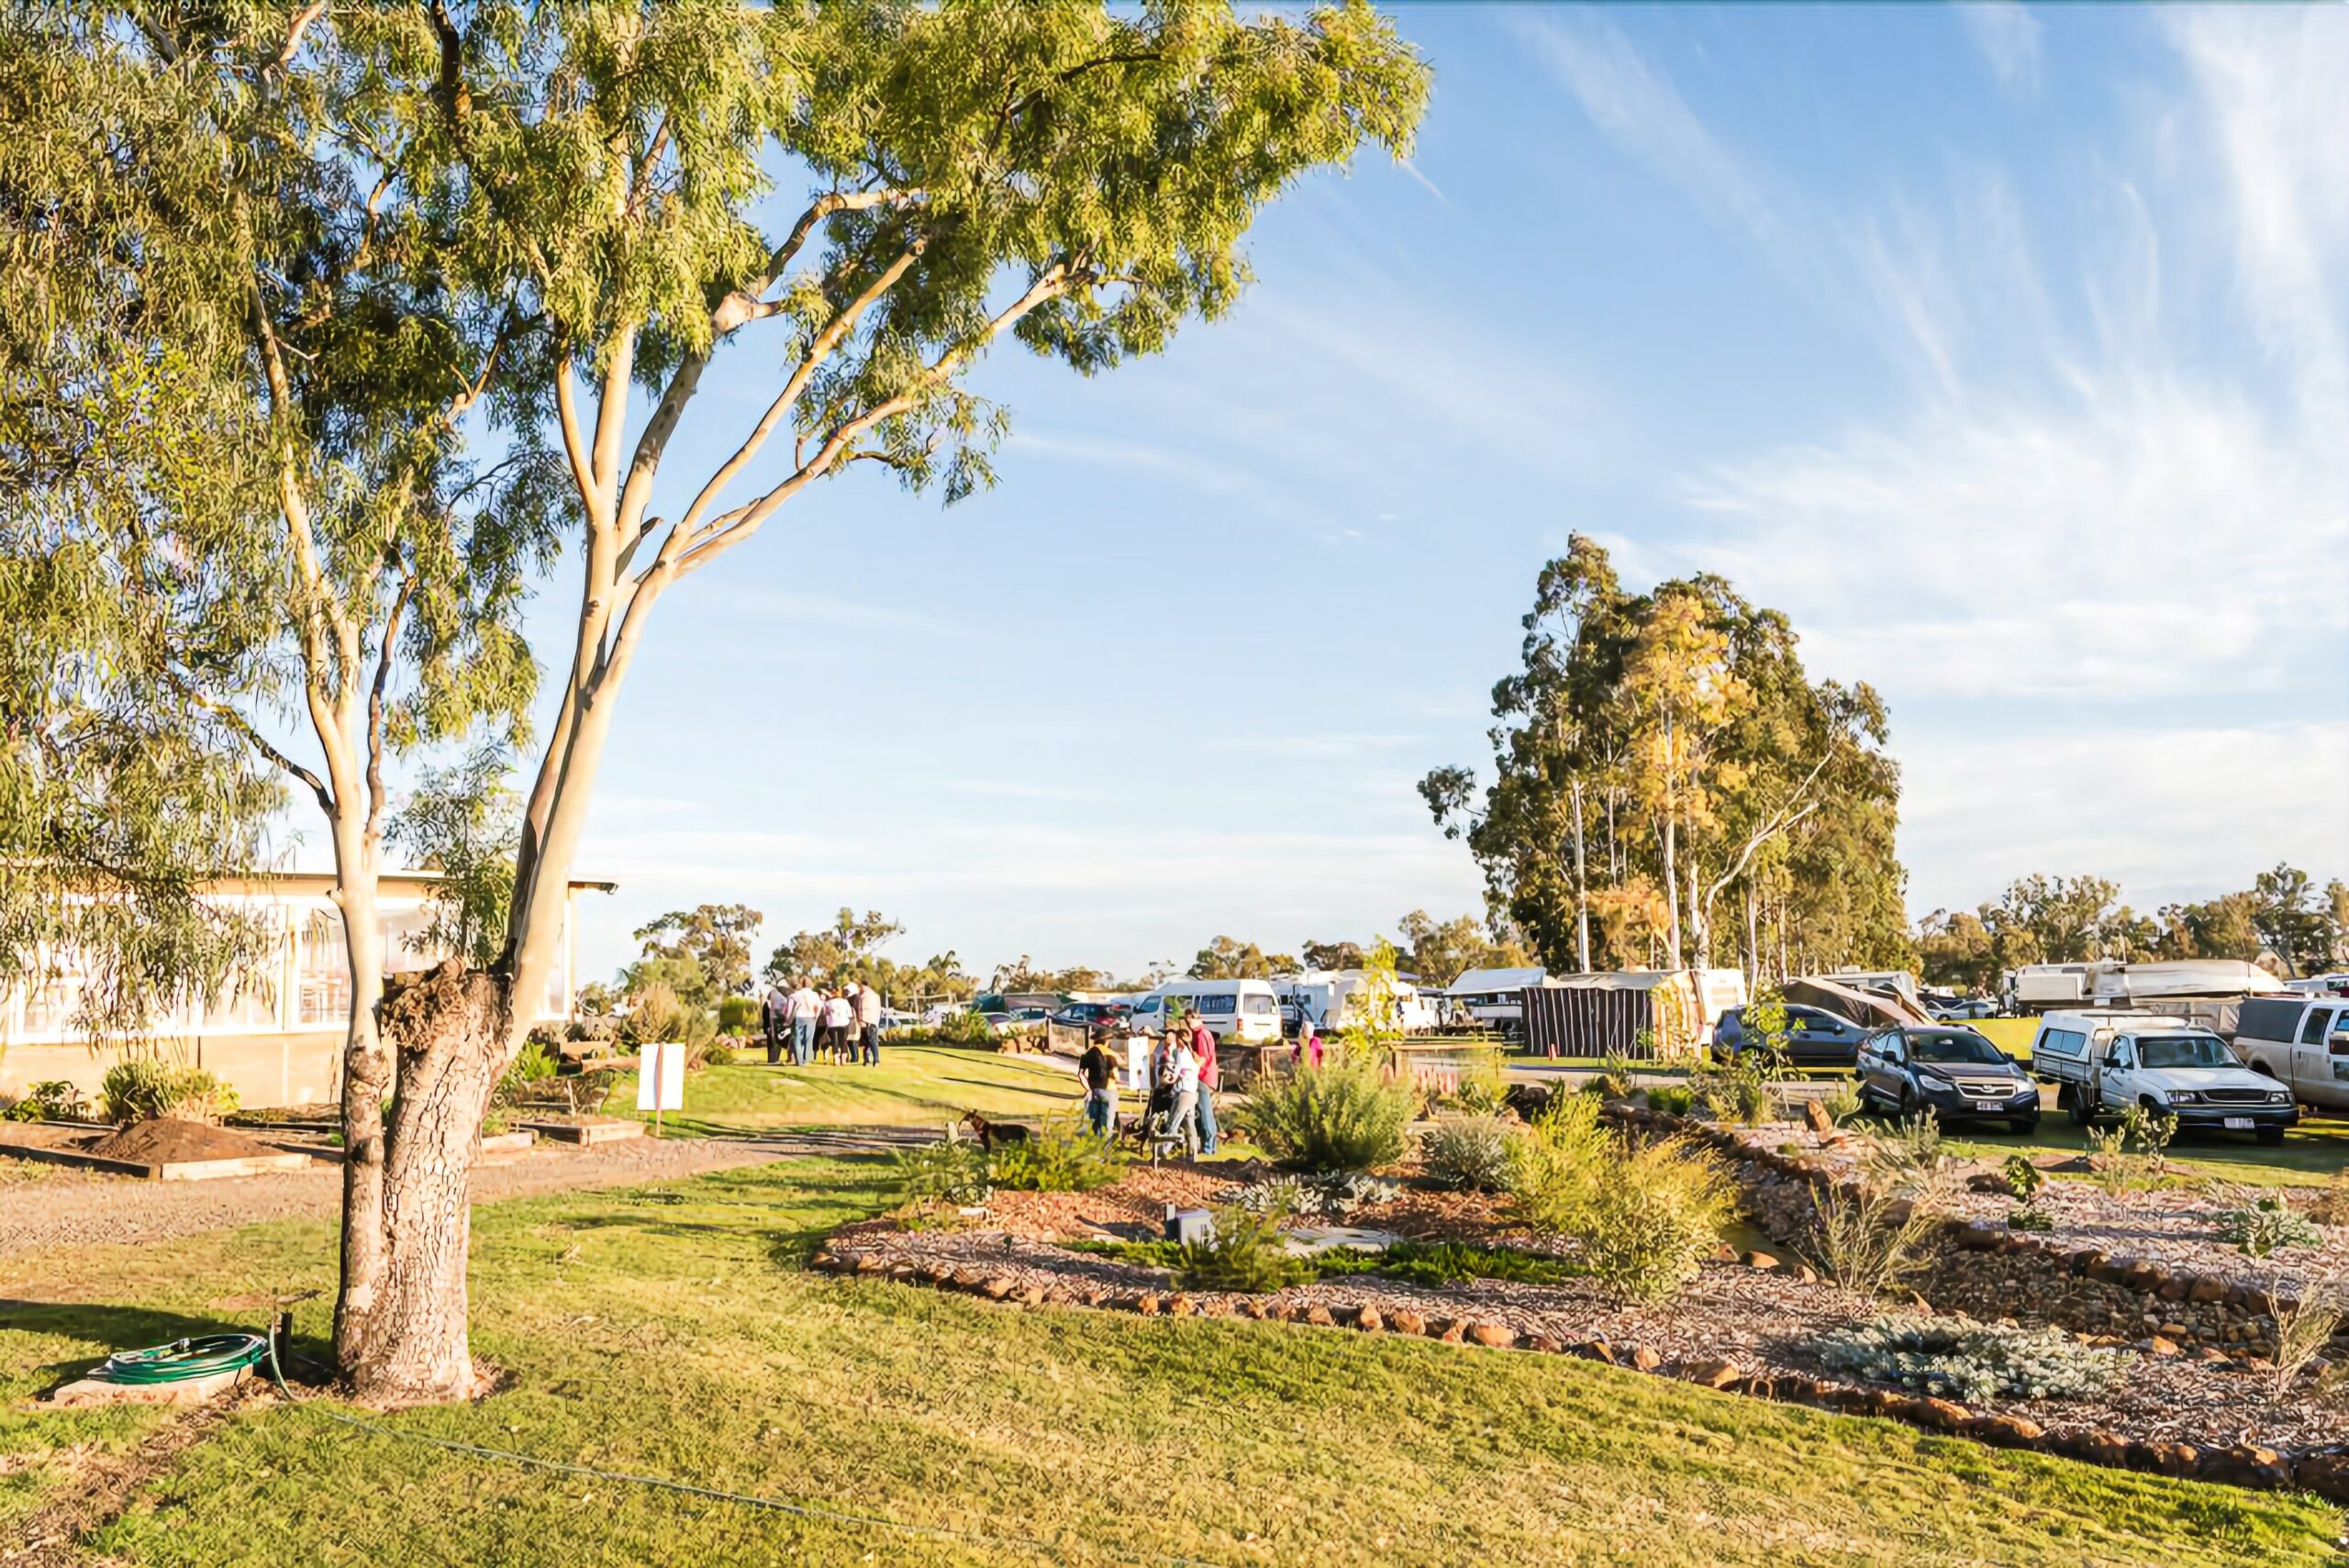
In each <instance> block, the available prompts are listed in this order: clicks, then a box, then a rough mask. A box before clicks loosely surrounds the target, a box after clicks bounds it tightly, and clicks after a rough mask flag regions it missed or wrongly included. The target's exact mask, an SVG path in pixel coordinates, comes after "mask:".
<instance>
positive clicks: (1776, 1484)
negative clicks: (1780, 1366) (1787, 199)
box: [0, 1162, 2339, 1568]
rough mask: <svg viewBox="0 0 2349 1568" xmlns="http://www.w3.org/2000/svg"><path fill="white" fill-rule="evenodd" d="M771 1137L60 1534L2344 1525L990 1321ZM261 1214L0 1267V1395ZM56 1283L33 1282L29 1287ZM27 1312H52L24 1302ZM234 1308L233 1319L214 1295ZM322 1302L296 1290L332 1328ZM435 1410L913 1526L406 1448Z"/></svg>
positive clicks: (1588, 1542)
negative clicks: (354, 1379)
mask: <svg viewBox="0 0 2349 1568" xmlns="http://www.w3.org/2000/svg"><path fill="white" fill-rule="evenodd" d="M883 1169H884V1167H883V1166H882V1165H881V1164H880V1163H879V1162H837V1163H816V1162H800V1163H793V1164H787V1165H780V1166H773V1167H767V1168H763V1169H758V1170H752V1171H745V1172H736V1173H725V1174H720V1175H715V1176H709V1177H705V1178H701V1179H698V1180H696V1181H692V1182H687V1183H682V1184H674V1185H670V1186H666V1187H662V1188H658V1189H651V1190H644V1191H637V1192H623V1193H600V1194H593V1195H565V1196H562V1197H555V1198H544V1199H536V1200H530V1201H526V1202H517V1203H510V1204H502V1205H497V1206H493V1207H485V1208H484V1209H483V1210H481V1211H480V1212H479V1214H478V1216H477V1222H476V1230H475V1244H474V1264H473V1290H474V1314H473V1318H474V1323H475V1325H476V1335H475V1348H476V1352H477V1353H478V1354H480V1355H482V1356H483V1357H484V1358H486V1359H487V1360H489V1361H491V1362H495V1363H496V1364H497V1365H499V1366H501V1367H502V1368H504V1369H505V1370H506V1371H507V1373H508V1374H509V1375H510V1377H511V1383H510V1385H509V1386H508V1387H507V1389H506V1391H505V1392H502V1393H500V1394H497V1395H495V1396H492V1397H490V1398H487V1399H485V1400H483V1401H481V1402H479V1403H478V1404H475V1405H473V1406H470V1407H462V1408H451V1409H439V1410H421V1411H413V1412H408V1413H406V1414H402V1415H398V1416H395V1417H391V1418H386V1419H384V1420H383V1421H382V1422H381V1423H380V1424H379V1425H380V1427H381V1429H380V1430H361V1429H353V1428H351V1427H349V1426H346V1425H343V1424H341V1423H340V1422H338V1421H337V1420H335V1419H333V1418H332V1417H331V1415H330V1412H331V1411H333V1410H335V1409H336V1408H337V1407H333V1406H330V1405H328V1404H326V1403H324V1402H318V1403H316V1404H312V1405H309V1406H306V1407H299V1408H290V1409H289V1408H284V1407H262V1408H256V1409H253V1410H250V1411H248V1412H245V1413H243V1414H240V1415H239V1416H237V1417H235V1418H233V1419H231V1420H230V1421H228V1423H227V1424H226V1425H225V1427H224V1428H223V1429H221V1430H220V1431H219V1432H218V1433H217V1435H215V1436H214V1437H212V1438H211V1439H209V1440H206V1441H205V1442H203V1443H201V1444H199V1445H198V1446H196V1447H195V1448H193V1449H191V1450H189V1451H185V1452H184V1453H183V1454H182V1455H180V1456H179V1458H178V1459H177V1460H176V1461H175V1462H173V1464H172V1465H171V1466H170V1468H169V1469H168V1470H167V1471H165V1472H164V1473H162V1474H161V1476H160V1477H158V1478H157V1479H155V1480H154V1481H153V1482H151V1483H150V1485H147V1486H146V1487H145V1488H144V1489H143V1491H142V1492H141V1493H140V1494H139V1496H138V1498H137V1500H136V1503H135V1506H134V1507H132V1509H131V1510H130V1512H129V1513H128V1515H126V1516H125V1517H124V1518H121V1519H120V1520H118V1521H117V1522H116V1523H115V1524H113V1525H111V1526H109V1527H107V1528H106V1529H103V1530H102V1531H100V1532H99V1533H98V1535H97V1538H96V1539H95V1540H93V1541H92V1542H90V1545H91V1547H92V1548H93V1549H94V1550H95V1551H98V1552H103V1553H106V1554H109V1555H110V1556H111V1557H113V1558H116V1559H119V1560H120V1561H122V1562H128V1563H133V1564H141V1565H148V1564H157V1565H160V1564H188V1565H192V1568H193V1565H201V1568H231V1565H238V1564H293V1563H301V1564H311V1563H318V1564H339V1563H361V1562H364V1563H367V1564H370V1565H371V1568H406V1565H409V1564H417V1565H421V1564H428V1563H430V1564H440V1563H456V1562H462V1563H467V1564H513V1565H524V1564H531V1565H535V1564H541V1563H544V1564H564V1565H572V1564H602V1563H610V1564H619V1563H640V1562H680V1563H692V1564H695V1565H696V1568H720V1565H730V1564H753V1563H757V1564H764V1563H771V1562H816V1563H836V1562H837V1563H846V1562H892V1563H895V1562H913V1563H971V1564H978V1563H987V1564H999V1563H1006V1562H1054V1563H1059V1562H1072V1563H1089V1562H1163V1561H1167V1560H1169V1559H1172V1558H1178V1557H1179V1558H1188V1559H1191V1560H1193V1561H1198V1562H1219V1563H1268V1564H1269V1563H1293V1562H1318V1563H1340V1564H1343V1563H1365V1564H1368V1563H1382V1564H1394V1563H1411V1564H1421V1563H1490V1562H1577V1563H1596V1562H1625V1563H1631V1562H1636V1563H1640V1564H1642V1565H1644V1568H1655V1565H1672V1564H1696V1563H1753V1564H1764V1563H1767V1564H1773V1565H1776V1564H1782V1563H1796V1562H1800V1563H1887V1564H1889V1563H1901V1564H1930V1563H1959V1562H1968V1563H1971V1562H2012V1563H2043V1562H2065V1563H2082V1562H2093V1563H2099V1564H2102V1563H2137V1562H2143V1563H2162V1564H2166V1565H2169V1568H2195V1565H2199V1564H2206V1563H2208V1564H2219V1563H2236V1562H2247V1561H2256V1562H2263V1563H2279V1564H2289V1563H2316V1562H2325V1561H2329V1560H2331V1552H2332V1545H2331V1543H2332V1540H2333V1539H2334V1537H2335V1536H2336V1535H2337V1534H2338V1527H2339V1518H2338V1516H2337V1515H2336V1514H2335V1513H2333V1512H2332V1511H2331V1510H2329V1509H2326V1508H2323V1507H2318V1506H2315V1505H2313V1504H2310V1503H2308V1502H2305V1501H2301V1500H2298V1499H2293V1498H2284V1497H2275V1496H2256V1495H2253V1494H2248V1493H2239V1492H2231V1491H2226V1490H2222V1489H2218V1488H2212V1487H2206V1486H2199V1485H2188V1484H2182V1483H2173V1482H2165V1481H2161V1480H2157V1479H2154V1478H2151V1477H2145V1476H2138V1475H2130V1474H2122V1473H2113V1472H2108V1471H2100V1470H2095V1469H2090V1468H2087V1467H2084V1466H2080V1465H2076V1464H2071V1463H2067V1462H2060V1461H2054V1460H2046V1459H2040V1458H2034V1457H2028V1456H2021V1455H2015V1454H2007V1453H2001V1452H1997V1451H1989V1450H1985V1449H1981V1448H1977V1447H1975V1446H1974V1445H1971V1444H1968V1443H1965V1442H1962V1441H1958V1440H1953V1439H1936V1438H1930V1437H1926V1436H1923V1435H1921V1434H1919V1433H1916V1432H1914V1431H1911V1430H1909V1429H1906V1428H1903V1427H1898V1426H1895V1425H1892V1424H1889V1423H1885V1422H1876V1421H1868V1420H1862V1419H1859V1418H1848V1417H1831V1416H1827V1415H1823V1414H1820V1413H1817V1412H1811V1411H1806V1410H1800V1409H1795V1408H1789V1407H1777V1406H1772V1405H1768V1404H1765V1403H1761V1402H1758V1401H1753V1400H1748V1399H1742V1398H1739V1397H1736V1396H1730V1395H1722V1394H1714V1393H1710V1392H1706V1391H1700V1390H1698V1389H1695V1388H1692V1387H1689V1386H1687V1385H1680V1384H1675V1383H1671V1382H1667V1381H1664V1380H1662V1379H1657V1378H1651V1377H1643V1376H1641V1375H1639V1374H1637V1373H1629V1372H1622V1371H1618V1370H1615V1369H1612V1368H1608V1367H1603V1366H1597V1365H1592V1364H1589V1363H1585V1362H1574V1361H1568V1360H1564V1359H1563V1358H1555V1357H1546V1356H1534V1355H1530V1354H1506V1353H1497V1352H1491V1351H1473V1350H1463V1349H1460V1348H1457V1347H1450V1346H1443V1345H1438V1344H1434V1343H1431V1342H1428V1341H1424V1340H1395V1339H1389V1338H1375V1339H1374V1338H1370V1337H1366V1336H1362V1335H1358V1334H1349V1333H1340V1332H1333V1331H1329V1330H1318V1329H1309V1328H1305V1327H1302V1326H1286V1325H1276V1324H1264V1323H1249V1322H1225V1321H1218V1322H1200V1321H1197V1320H1190V1321H1180V1322H1177V1321H1171V1320H1167V1319H1157V1318H1151V1319H1145V1318H1130V1317H1119V1316H1111V1315H1106V1314H1099V1313H1087V1312H1083V1311H1080V1310H1075V1309H1070V1310H1043V1311H1023V1310H1020V1309H1018V1308H1013V1307H997V1306H992V1305H988V1304H985V1303H983V1302H979V1301H975V1300H973V1299H971V1298H968V1297H963V1296H941V1295H938V1294H935V1293H931V1292H928V1291H920V1290H914V1289H909V1288H907V1287H903V1286H895V1285H889V1284H879V1283H865V1282H853V1281H843V1280H835V1279H832V1278H830V1277H829V1276H825V1275H818V1274H814V1273H807V1272H804V1271H803V1270H802V1268H801V1266H800V1261H801V1260H802V1258H803V1257H804V1256H805V1255H806V1253H807V1249H808V1247H809V1246H810V1245H811V1243H812V1241H813V1240H814V1237H815V1236H816V1235H817V1234H818V1233H819V1232H821V1231H822V1230H825V1229H829V1227H831V1226H833V1225H835V1224H837V1223H839V1222H840V1221H841V1220H843V1219H846V1218H851V1217H852V1216H855V1215H859V1214H863V1213H865V1212H869V1211H871V1210H873V1209H874V1208H875V1207H877V1206H879V1205H880V1204H882V1203H883V1202H885V1193H884V1191H883V1190H882V1187H881V1183H880V1176H881V1173H882V1171H883ZM332 1270H333V1258H332V1245H331V1233H330V1231H329V1229H328V1227H327V1226H325V1225H324V1224H322V1223H319V1222H315V1221H299V1222H296V1221H287V1222H281V1223H273V1224H270V1225H266V1226H262V1227H257V1228H253V1229H247V1230H244V1231H241V1232H237V1233H233V1234H231V1233H216V1234H213V1235H209V1236H205V1237H199V1238H195V1239H191V1240H184V1241H179V1242H174V1243H171V1244H168V1245H163V1246H154V1247H137V1248H131V1247H117V1248H106V1249H96V1250H90V1251H83V1252H79V1253H73V1254H56V1255H51V1256H49V1257H45V1258H18V1259H11V1260H6V1261H5V1262H0V1297H6V1299H7V1305H6V1306H0V1393H5V1394H6V1396H9V1399H10V1401H11V1404H12V1405H13V1404H14V1403H15V1402H17V1400H20V1399H21V1398H22V1396H25V1395H27V1394H28V1393H30V1392H32V1391H34V1390H35V1389H37V1388H39V1387H42V1386H46V1385H47V1384H48V1383H49V1382H50V1381H52V1380H53V1379H54V1378H55V1377H56V1376H57V1375H58V1374H59V1372H60V1369H61V1366H62V1365H64V1364H70V1363H78V1362H84V1361H87V1360H90V1359H95V1357H96V1356H98V1355H99V1354H101V1353H102V1352H103V1351H105V1350H106V1349H107V1348H108V1347H109V1346H112V1345H118V1344H123V1343H137V1342H148V1341H152V1340H158V1339H161V1338H166V1337H169V1336H170V1335H172V1334H173V1333H177V1332H184V1331H187V1329H189V1328H192V1327H195V1326H197V1325H208V1324H211V1323H214V1322H217V1321H218V1320H220V1318H221V1317H222V1316H223V1315H222V1314H219V1313H217V1312H214V1311H211V1310H208V1309H207V1308H206V1307H205V1303H206V1302H207V1301H210V1300H214V1299H217V1298H219V1297H221V1296H225V1295H228V1294H229V1293H231V1292H239V1291H250V1290H255V1289H270V1290H279V1289H286V1288H295V1287H302V1286H326V1285H328V1284H330V1282H331V1277H332ZM65 1296H71V1297H72V1298H73V1299H72V1301H71V1302H70V1303H67V1304H62V1305H59V1304H53V1303H54V1302H55V1301H56V1299H57V1298H60V1297H65ZM43 1300H47V1301H49V1302H50V1303H52V1304H48V1305H43V1304H39V1303H40V1302H41V1301H43ZM229 1316H231V1317H233V1316H234V1315H229ZM327 1321H328V1302H327V1301H326V1300H324V1299H321V1300H319V1301H317V1302H313V1303H310V1304H307V1305H306V1306H304V1307H301V1308H300V1309H299V1327H300V1329H301V1330H302V1331H303V1332H304V1333H305V1334H306V1335H309V1336H317V1335H321V1334H323V1333H324V1331H325V1329H326V1327H327ZM154 1419H155V1418H154V1417H151V1416H135V1415H134V1416H114V1417H106V1418H57V1417H32V1416H26V1415H21V1414H15V1413H12V1414H9V1415H8V1416H6V1418H0V1451H9V1452H13V1453H16V1454H19V1455H23V1454H32V1455H36V1456H38V1455H40V1454H42V1453H44V1452H46V1453H48V1454H49V1455H50V1460H51V1462H50V1463H49V1464H44V1463H42V1462H40V1461H39V1459H38V1458H36V1460H35V1462H34V1463H33V1465H32V1467H31V1468H29V1469H28V1468H25V1467H24V1465H23V1462H21V1461H17V1462H12V1463H10V1464H9V1465H7V1466H6V1467H0V1468H6V1470H8V1471H9V1472H10V1473H11V1479H10V1491H9V1493H8V1494H7V1495H6V1505H5V1506H6V1507H8V1508H9V1509H10V1510H12V1512H11V1515H10V1516H9V1517H5V1518H0V1535H5V1534H6V1529H7V1528H8V1525H9V1524H10V1523H11V1522H12V1520H13V1519H16V1518H21V1516H22V1513H23V1510H24V1509H25V1507H28V1506H29V1503H30V1502H31V1501H32V1500H33V1499H34V1498H35V1497H37V1496H39V1492H40V1490H41V1489H42V1488H43V1486H44V1485H55V1484H56V1483H57V1476H58V1471H57V1469H56V1467H55V1462H56V1461H57V1455H58V1453H59V1451H61V1449H63V1448H64V1447H65V1446H66V1445H70V1444H72V1443H75V1442H81V1441H99V1442H121V1441H127V1440H128V1439H129V1438H130V1437H132V1436H134V1435H135V1434H136V1433H137V1432H138V1431H139V1430H141V1429H144V1428H145V1427H146V1426H147V1425H149V1424H150V1422H151V1421H152V1420H154ZM394 1433H414V1434H427V1435H431V1436H436V1437H440V1438H443V1439H448V1440H458V1441H463V1442H467V1443H473V1444H479V1445H483V1446H487V1447H494V1448H498V1449H507V1450H518V1451H527V1452H529V1453H531V1454H535V1455H540V1456H542V1457H546V1458H551V1459H557V1460H562V1461H565V1462H576V1463H580V1464H584V1465H590V1466H595V1467H599V1468H608V1469H613V1470H618V1471H626V1472H634V1473H646V1474H655V1475H662V1476H668V1477H674V1478H678V1479H682V1480H685V1481H689V1482H692V1483H695V1484H696V1485H706V1486H709V1487H714V1488H718V1489H723V1490H728V1491H733V1492H740V1493H744V1494H750V1495H753V1496H761V1497H766V1498H770V1499H774V1500H778V1501H786V1500H788V1501H797V1502H803V1503H806V1504H808V1505H812V1506H816V1507H824V1508H827V1509H830V1510H835V1511H839V1512H844V1513H851V1514H855V1515H861V1516H867V1517H869V1518H874V1519H881V1518H885V1519H890V1520H896V1521H901V1522H904V1523H907V1524H921V1525H927V1526H933V1527H940V1528H942V1529H954V1530H959V1531H964V1532H970V1533H969V1535H968V1536H967V1537H945V1536H939V1535H923V1534H908V1533H904V1532H902V1531H899V1530H896V1529H888V1528H885V1527H882V1526H878V1525H874V1524H866V1523H858V1522H853V1521H843V1520H841V1519H837V1518H796V1517H792V1516H789V1515H785V1514H779V1513H775V1512H771V1511H765V1510H758V1509H753V1508H750V1507H744V1506H742V1505H740V1504H736V1503H729V1502H723V1501H718V1500H712V1499H706V1498H696V1497H687V1496H678V1495H675V1494H674V1493H668V1492H662V1491H656V1490H651V1489H648V1488H645V1487H642V1486H638V1485H629V1484H628V1483H624V1482H612V1481H606V1480H599V1479H591V1478H584V1477H575V1476H554V1475H549V1474H546V1473H539V1472H534V1471H531V1470H529V1469H525V1468H522V1467H520V1466H518V1465H514V1464H511V1463H508V1462H501V1461H498V1460H495V1459H486V1458H481V1457H477V1456H470V1455H460V1454H454V1453H450V1452H446V1451H439V1450H434V1449H430V1448H426V1447H421V1446H417V1445H416V1444H414V1443H412V1442H408V1441H404V1440H401V1439H400V1438H398V1437H396V1436H394V1435H392V1434H394Z"/></svg>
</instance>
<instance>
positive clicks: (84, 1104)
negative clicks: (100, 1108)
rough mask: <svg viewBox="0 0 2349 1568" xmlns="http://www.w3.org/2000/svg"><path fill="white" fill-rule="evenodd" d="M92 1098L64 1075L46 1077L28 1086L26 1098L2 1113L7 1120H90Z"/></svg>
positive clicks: (1, 1117) (0, 1115)
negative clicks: (88, 1098)
mask: <svg viewBox="0 0 2349 1568" xmlns="http://www.w3.org/2000/svg"><path fill="white" fill-rule="evenodd" d="M89 1117H90V1106H89V1102H88V1101H86V1100H84V1099H83V1098H82V1091H81V1090H79V1089H77V1088H75V1087H74V1086H73V1085H72V1084H70V1083H68V1082H66V1081H65V1080H64V1079H62V1078H44V1079H42V1080H41V1081H40V1082H39V1083H38V1084H31V1085H29V1086H28V1087H27V1089H26V1090H25V1095H24V1098H22V1099H20V1100H18V1101H17V1102H16V1103H15V1104H14V1105H12V1106H9V1107H8V1108H7V1110H6V1112H5V1113H0V1120H7V1121H87V1120H88V1119H89Z"/></svg>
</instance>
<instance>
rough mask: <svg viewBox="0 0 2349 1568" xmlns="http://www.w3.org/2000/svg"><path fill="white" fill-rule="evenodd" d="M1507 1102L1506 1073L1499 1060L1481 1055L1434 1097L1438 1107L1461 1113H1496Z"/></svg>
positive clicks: (1468, 1114) (1479, 1114) (1464, 1114)
mask: <svg viewBox="0 0 2349 1568" xmlns="http://www.w3.org/2000/svg"><path fill="white" fill-rule="evenodd" d="M1435 1104H1436V1105H1437V1106H1438V1107H1440V1108H1442V1109H1443V1110H1446V1111H1451V1112H1454V1113H1456V1114H1458V1115H1460V1116H1498V1115H1499V1114H1500V1111H1501V1107H1502V1106H1505V1105H1507V1104H1508V1075H1507V1074H1506V1073H1503V1072H1502V1070H1501V1064H1500V1063H1499V1062H1497V1061H1495V1060H1494V1059H1493V1058H1491V1057H1490V1056H1486V1055H1482V1054H1480V1055H1479V1056H1478V1057H1477V1058H1476V1060H1475V1062H1471V1063H1470V1064H1469V1065H1468V1066H1467V1067H1465V1068H1463V1069H1462V1070H1461V1073H1460V1082H1459V1084H1458V1086H1457V1087H1455V1088H1453V1090H1452V1092H1451V1093H1449V1094H1445V1095H1437V1096H1436V1100H1435Z"/></svg>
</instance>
